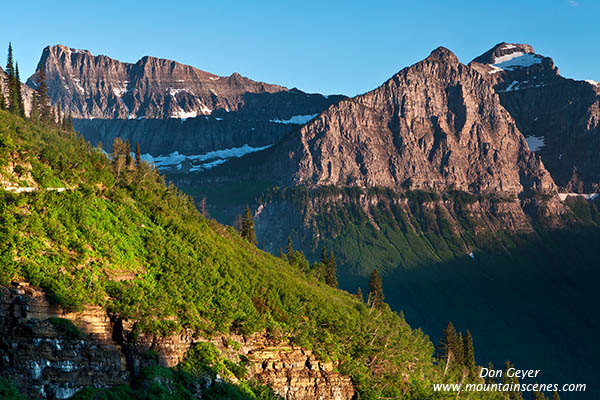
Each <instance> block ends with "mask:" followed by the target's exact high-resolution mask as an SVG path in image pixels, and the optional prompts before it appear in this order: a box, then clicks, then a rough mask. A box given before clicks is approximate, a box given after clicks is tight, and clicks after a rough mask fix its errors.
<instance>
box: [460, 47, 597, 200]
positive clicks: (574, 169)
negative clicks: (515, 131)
mask: <svg viewBox="0 0 600 400" xmlns="http://www.w3.org/2000/svg"><path fill="white" fill-rule="evenodd" d="M469 65H470V66H472V67H473V68H475V69H477V70H479V71H480V72H481V73H482V75H484V76H487V78H488V79H489V80H490V81H491V82H492V84H493V85H494V88H495V90H496V92H497V93H498V95H499V97H500V102H501V104H502V105H503V106H504V107H505V108H506V109H507V110H508V112H509V113H510V114H511V116H512V117H513V118H514V119H515V122H516V124H517V126H518V128H519V130H520V131H521V132H522V133H523V134H524V135H525V137H526V138H527V142H528V143H529V145H530V148H531V149H532V150H533V151H535V152H536V154H539V155H540V156H541V157H542V160H543V161H544V165H545V166H546V168H548V170H549V171H550V173H551V174H552V177H553V178H554V180H555V181H556V183H557V184H558V185H560V186H561V187H562V188H563V189H565V190H567V191H575V192H580V193H590V192H596V191H598V190H599V189H600V158H598V157H597V154H598V152H599V151H600V127H599V124H600V84H598V82H595V81H591V80H588V81H576V80H573V79H567V78H564V77H562V76H560V75H559V73H558V68H557V67H555V66H554V62H553V60H552V59H551V58H549V57H544V56H541V55H539V54H536V53H535V52H534V50H533V48H532V47H531V46H529V45H526V44H517V43H500V44H498V45H496V46H494V47H493V48H492V49H490V50H489V51H487V52H486V53H484V54H483V55H481V56H479V57H477V58H475V59H474V60H473V62H471V64H469Z"/></svg>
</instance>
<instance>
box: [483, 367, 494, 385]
mask: <svg viewBox="0 0 600 400" xmlns="http://www.w3.org/2000/svg"><path fill="white" fill-rule="evenodd" d="M487 369H488V371H493V370H494V364H493V363H492V362H491V361H490V362H488V366H487ZM485 383H487V384H489V385H491V384H494V383H496V378H494V377H491V376H489V375H488V376H486V377H485Z"/></svg>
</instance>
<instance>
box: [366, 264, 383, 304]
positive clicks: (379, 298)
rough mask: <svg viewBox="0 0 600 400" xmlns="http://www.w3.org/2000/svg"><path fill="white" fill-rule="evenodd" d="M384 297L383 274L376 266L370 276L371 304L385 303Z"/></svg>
mask: <svg viewBox="0 0 600 400" xmlns="http://www.w3.org/2000/svg"><path fill="white" fill-rule="evenodd" d="M384 299H385V296H384V295H383V286H382V283H381V276H380V275H379V271H377V268H375V269H374V270H373V272H371V276H370V277H369V301H370V304H371V305H373V306H375V307H379V306H381V305H382V304H383V301H384Z"/></svg>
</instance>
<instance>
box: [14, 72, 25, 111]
mask: <svg viewBox="0 0 600 400" xmlns="http://www.w3.org/2000/svg"><path fill="white" fill-rule="evenodd" d="M15 85H16V91H17V104H18V105H19V115H20V116H21V117H23V118H25V105H24V104H23V93H22V91H21V76H20V75H19V63H15Z"/></svg>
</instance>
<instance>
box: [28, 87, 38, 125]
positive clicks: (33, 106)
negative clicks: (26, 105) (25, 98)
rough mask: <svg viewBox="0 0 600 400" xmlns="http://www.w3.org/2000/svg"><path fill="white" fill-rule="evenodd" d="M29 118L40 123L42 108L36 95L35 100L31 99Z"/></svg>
mask: <svg viewBox="0 0 600 400" xmlns="http://www.w3.org/2000/svg"><path fill="white" fill-rule="evenodd" d="M29 118H30V119H31V120H32V121H34V122H39V120H40V107H39V104H38V96H37V94H34V95H33V98H32V99H31V111H30V112H29Z"/></svg>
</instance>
